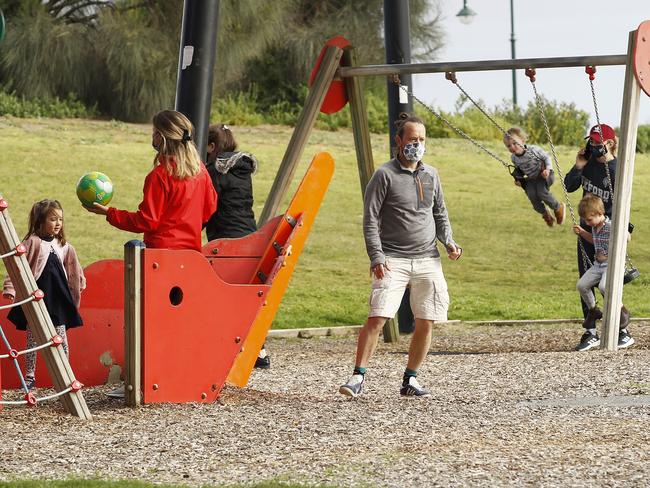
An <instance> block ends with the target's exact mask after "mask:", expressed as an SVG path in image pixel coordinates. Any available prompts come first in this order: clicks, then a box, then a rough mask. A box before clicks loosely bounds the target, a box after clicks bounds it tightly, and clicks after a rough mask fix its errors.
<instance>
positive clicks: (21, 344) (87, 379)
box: [0, 259, 124, 389]
mask: <svg viewBox="0 0 650 488" xmlns="http://www.w3.org/2000/svg"><path fill="white" fill-rule="evenodd" d="M84 274H85V275H86V281H87V285H86V289H85V290H84V291H83V293H82V294H81V307H80V310H79V311H80V313H81V318H82V319H83V321H84V325H83V326H82V327H76V328H74V329H69V330H68V343H69V345H70V365H71V366H72V370H73V371H74V372H75V376H76V378H77V379H78V380H79V381H81V382H82V383H83V384H84V385H86V386H95V385H103V384H105V383H106V382H107V380H108V379H109V375H112V378H113V379H114V380H117V379H118V378H119V375H120V373H121V370H122V366H123V364H124V264H123V262H122V261H121V260H118V259H110V260H103V261H97V262H96V263H93V264H91V265H90V266H88V267H87V268H85V269H84ZM0 300H2V302H1V303H2V304H6V303H8V301H7V300H5V299H4V298H0ZM8 312H9V310H2V311H0V323H1V324H2V327H3V330H4V331H5V334H7V337H8V339H9V342H10V343H11V345H12V347H14V348H15V349H18V350H21V349H25V345H26V333H25V332H23V331H19V330H16V328H15V327H14V325H13V324H12V323H11V322H9V321H8V320H7V313H8ZM0 352H1V353H6V351H5V347H4V345H0ZM37 354H38V355H37V360H36V378H37V383H36V384H37V387H39V388H41V387H51V386H52V380H51V379H50V376H49V374H48V371H47V367H46V365H45V361H44V360H43V358H42V357H41V356H42V355H41V354H40V353H37ZM24 360H25V357H24V356H20V357H19V359H18V361H19V362H20V365H21V367H22V368H23V371H24V367H25V363H24ZM0 367H1V368H2V370H3V373H4V374H3V378H4V385H3V386H4V387H5V388H7V389H11V388H20V379H19V378H18V374H17V372H16V370H15V368H14V365H13V363H12V362H8V361H6V360H2V361H0Z"/></svg>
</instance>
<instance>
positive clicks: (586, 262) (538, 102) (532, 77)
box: [526, 68, 592, 269]
mask: <svg viewBox="0 0 650 488" xmlns="http://www.w3.org/2000/svg"><path fill="white" fill-rule="evenodd" d="M526 76H528V78H529V79H530V84H531V85H532V86H533V92H534V94H535V103H536V105H537V110H538V111H539V114H540V116H541V117H542V122H543V123H544V130H545V131H546V137H547V138H548V142H549V145H550V146H551V154H552V155H553V162H554V163H555V168H556V170H557V174H558V177H559V180H560V182H561V183H562V191H563V192H564V199H565V200H566V203H567V207H568V208H569V214H570V215H571V220H572V221H573V225H578V221H577V220H576V216H575V213H574V211H573V206H572V205H571V199H570V198H569V191H568V190H567V188H566V185H565V183H564V174H563V173H562V168H560V163H559V161H558V158H557V154H556V152H555V144H553V138H552V137H551V130H550V129H549V126H548V121H547V120H546V113H545V111H544V102H543V101H542V97H540V95H539V93H538V91H537V86H536V85H535V70H531V69H530V68H529V69H527V70H526ZM578 247H580V254H581V255H582V265H583V266H584V268H585V269H588V268H590V267H591V265H592V263H591V259H589V255H588V254H587V251H586V250H585V248H584V245H583V244H582V240H581V239H580V236H578Z"/></svg>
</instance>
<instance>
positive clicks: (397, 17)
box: [384, 0, 415, 342]
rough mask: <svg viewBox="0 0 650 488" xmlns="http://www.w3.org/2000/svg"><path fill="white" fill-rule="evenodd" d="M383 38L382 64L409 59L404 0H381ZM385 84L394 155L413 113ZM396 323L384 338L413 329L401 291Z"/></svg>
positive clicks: (406, 80)
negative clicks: (402, 124)
mask: <svg viewBox="0 0 650 488" xmlns="http://www.w3.org/2000/svg"><path fill="white" fill-rule="evenodd" d="M384 40H385V46H386V63H388V64H403V63H410V62H411V25H410V10H409V2H408V0H384ZM400 82H401V83H402V85H403V86H405V87H406V88H407V89H409V90H410V89H412V88H413V85H412V83H413V81H412V79H411V75H410V74H404V75H403V76H401V79H400ZM387 87H388V90H387V91H388V132H389V145H390V157H395V155H396V153H397V145H396V143H395V134H396V130H395V125H394V124H393V122H394V121H395V120H397V118H398V117H399V114H400V113H401V112H409V113H411V112H413V97H411V96H410V95H408V94H406V93H405V92H404V90H400V88H399V86H397V85H395V83H392V81H390V80H388V81H387ZM398 317H399V320H398V323H399V326H396V324H395V322H394V321H393V320H389V321H388V322H386V325H385V326H384V341H385V342H397V341H398V340H399V333H398V328H399V332H402V333H409V332H413V329H414V327H415V326H414V323H413V314H412V313H411V305H410V303H409V293H408V291H407V293H405V294H404V297H403V298H402V303H401V305H400V308H399V312H398Z"/></svg>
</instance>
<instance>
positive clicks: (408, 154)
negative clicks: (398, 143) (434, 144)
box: [402, 142, 426, 163]
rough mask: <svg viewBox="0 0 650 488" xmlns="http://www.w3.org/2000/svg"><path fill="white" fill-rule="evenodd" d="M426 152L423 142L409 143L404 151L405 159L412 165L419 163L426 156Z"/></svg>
mask: <svg viewBox="0 0 650 488" xmlns="http://www.w3.org/2000/svg"><path fill="white" fill-rule="evenodd" d="M425 152H426V149H425V147H424V143H423V142H409V143H408V144H405V145H404V148H403V149H402V153H403V154H404V157H405V158H406V159H407V160H408V161H411V162H412V163H418V162H419V161H420V160H421V159H422V156H424V153H425Z"/></svg>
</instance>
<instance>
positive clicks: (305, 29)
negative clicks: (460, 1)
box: [238, 0, 442, 105]
mask: <svg viewBox="0 0 650 488" xmlns="http://www.w3.org/2000/svg"><path fill="white" fill-rule="evenodd" d="M290 3H291V4H292V8H291V9H289V10H288V11H287V20H286V21H285V22H284V25H285V27H284V29H283V34H282V36H281V37H278V38H276V39H274V41H273V42H272V43H270V44H269V45H268V47H267V48H266V49H265V50H264V52H262V53H261V54H260V55H259V56H257V57H255V58H254V59H252V60H251V61H249V62H248V64H247V67H246V71H245V73H244V76H243V78H242V79H241V80H240V81H239V83H238V87H239V89H247V88H249V87H251V86H254V87H255V89H256V91H257V93H258V96H259V98H260V101H261V103H262V105H269V104H273V103H277V102H279V101H290V102H292V103H295V102H298V101H301V98H302V97H303V96H304V89H302V87H303V86H304V84H305V83H306V81H307V78H308V76H309V73H310V71H311V69H312V67H313V63H314V61H315V60H316V58H317V56H318V53H319V52H320V50H321V49H322V47H323V44H324V43H325V41H326V40H327V39H329V38H332V37H335V36H337V35H343V36H344V37H346V38H347V39H348V40H349V41H350V42H351V43H352V45H353V46H355V49H356V53H357V59H358V61H359V62H360V63H361V64H377V63H383V62H384V60H385V55H384V41H383V23H384V17H383V8H382V7H383V0H366V1H365V2H364V5H363V8H360V5H359V2H358V1H356V0H321V1H318V2H314V1H312V0H291V2H290ZM409 5H410V11H411V38H412V44H413V45H414V47H415V49H414V52H415V55H416V57H417V58H419V59H432V58H433V57H434V56H435V54H436V52H437V50H438V49H439V48H440V47H441V45H442V33H441V28H440V13H439V12H440V10H439V7H438V0H411V1H410V3H409ZM368 85H370V86H371V87H373V86H374V89H379V90H383V89H384V87H385V82H384V81H383V80H374V81H369V83H368Z"/></svg>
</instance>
